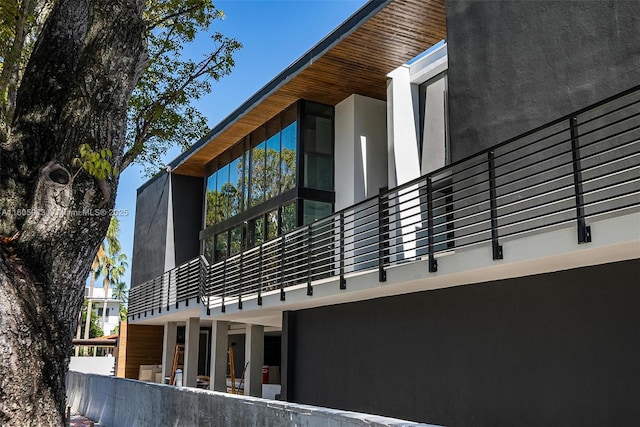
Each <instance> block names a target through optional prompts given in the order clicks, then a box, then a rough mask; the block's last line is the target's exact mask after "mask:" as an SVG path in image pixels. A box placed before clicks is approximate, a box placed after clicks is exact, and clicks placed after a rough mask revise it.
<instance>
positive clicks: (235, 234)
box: [229, 224, 244, 256]
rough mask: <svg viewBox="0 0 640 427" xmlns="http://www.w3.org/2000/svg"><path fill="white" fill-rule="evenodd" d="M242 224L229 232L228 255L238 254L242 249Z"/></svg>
mask: <svg viewBox="0 0 640 427" xmlns="http://www.w3.org/2000/svg"><path fill="white" fill-rule="evenodd" d="M242 228H243V227H242V224H240V225H238V226H235V227H233V228H232V229H231V231H230V235H229V236H230V241H231V250H230V251H229V254H230V255H232V256H233V255H235V254H238V253H240V252H241V251H242V249H244V245H243V244H242V242H243V239H242Z"/></svg>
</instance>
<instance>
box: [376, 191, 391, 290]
mask: <svg viewBox="0 0 640 427" xmlns="http://www.w3.org/2000/svg"><path fill="white" fill-rule="evenodd" d="M386 191H387V187H381V188H380V191H379V192H378V281H379V282H386V281H387V272H386V271H385V269H384V262H385V255H386V250H385V249H386V246H387V237H388V236H387V234H388V232H389V230H388V228H389V227H388V222H389V218H388V217H386V216H385V211H387V210H388V209H389V203H388V202H387V203H384V202H383V201H382V199H383V194H384V193H386ZM387 197H388V196H387Z"/></svg>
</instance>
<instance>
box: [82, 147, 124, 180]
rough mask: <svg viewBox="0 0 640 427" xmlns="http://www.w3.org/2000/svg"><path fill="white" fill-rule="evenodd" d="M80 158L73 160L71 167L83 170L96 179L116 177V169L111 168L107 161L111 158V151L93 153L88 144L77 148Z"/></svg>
mask: <svg viewBox="0 0 640 427" xmlns="http://www.w3.org/2000/svg"><path fill="white" fill-rule="evenodd" d="M78 151H79V153H80V157H76V158H74V159H73V166H74V167H77V168H82V169H84V170H85V171H86V172H87V173H88V174H90V175H92V176H94V177H95V178H97V179H101V180H104V179H107V177H109V176H110V175H117V174H118V169H117V168H112V167H111V163H110V162H109V160H110V159H111V158H112V157H113V153H112V152H111V150H109V149H107V150H100V151H94V150H93V149H92V148H91V146H90V145H89V144H82V145H80V147H78Z"/></svg>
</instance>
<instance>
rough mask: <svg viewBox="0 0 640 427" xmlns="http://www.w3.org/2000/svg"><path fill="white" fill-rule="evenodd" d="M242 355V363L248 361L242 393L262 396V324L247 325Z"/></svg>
mask: <svg viewBox="0 0 640 427" xmlns="http://www.w3.org/2000/svg"><path fill="white" fill-rule="evenodd" d="M244 355H245V356H244V358H245V360H244V363H245V364H246V363H247V362H248V363H249V365H248V367H247V371H246V373H245V375H244V395H245V396H255V397H262V363H263V360H264V326H262V325H247V338H246V341H245V350H244Z"/></svg>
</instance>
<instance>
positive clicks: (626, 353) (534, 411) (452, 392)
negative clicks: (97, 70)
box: [282, 259, 640, 427]
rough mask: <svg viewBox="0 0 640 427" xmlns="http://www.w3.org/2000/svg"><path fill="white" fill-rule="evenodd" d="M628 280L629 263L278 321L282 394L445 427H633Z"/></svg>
mask: <svg viewBox="0 0 640 427" xmlns="http://www.w3.org/2000/svg"><path fill="white" fill-rule="evenodd" d="M639 277H640V260H638V259H636V260H632V261H624V262H618V263H611V264H605V265H599V266H593V267H586V268H581V269H574V270H566V271H560V272H554V273H548V274H544V275H537V276H529V277H521V278H515V279H507V280H501V281H495V282H489V283H484V284H474V285H468V286H459V287H454V288H448V289H440V290H434V291H428V292H420V293H412V294H408V295H401V296H395V297H388V298H380V299H374V300H369V301H361V302H355V303H349V304H341V305H334V306H329V307H323V308H315V309H309V310H301V311H296V312H293V313H291V312H288V313H287V316H286V318H285V320H286V321H285V322H284V324H283V338H282V339H283V364H284V363H286V364H287V366H286V367H285V369H284V371H283V387H284V390H283V392H284V393H286V396H287V400H289V401H293V402H298V403H304V404H312V405H321V406H328V407H334V408H345V409H349V410H355V411H363V412H375V413H378V414H382V415H387V416H395V417H400V418H406V419H410V420H417V421H423V422H432V423H437V424H443V425H479V426H494V425H496V426H497V425H513V426H515V425H518V426H527V425H528V426H542V425H544V426H563V427H564V426H596V425H620V426H623V425H625V426H626V425H640V407H639V406H638V404H637V400H638V396H640V365H639V364H638V360H640V341H639V340H638V336H640V305H639V304H638V301H640V281H639V280H638V278H639ZM285 356H286V357H285Z"/></svg>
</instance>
